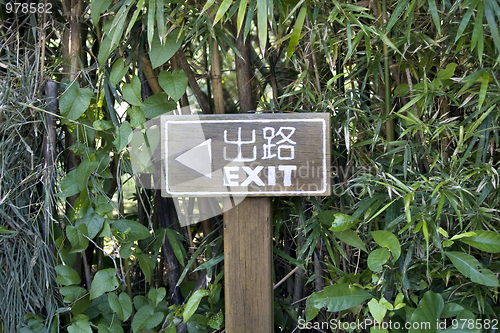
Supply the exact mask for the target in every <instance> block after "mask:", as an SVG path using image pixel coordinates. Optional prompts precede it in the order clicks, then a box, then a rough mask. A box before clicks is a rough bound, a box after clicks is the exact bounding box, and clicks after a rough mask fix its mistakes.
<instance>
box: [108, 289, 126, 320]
mask: <svg viewBox="0 0 500 333" xmlns="http://www.w3.org/2000/svg"><path fill="white" fill-rule="evenodd" d="M108 302H109V307H110V308H111V309H112V310H113V311H114V312H116V314H117V315H118V317H119V318H120V319H121V320H122V321H126V320H127V319H128V318H129V317H130V315H131V314H132V300H131V299H130V296H129V295H128V294H127V293H126V292H122V293H120V296H117V295H116V294H115V293H110V294H108Z"/></svg>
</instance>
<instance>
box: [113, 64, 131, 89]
mask: <svg viewBox="0 0 500 333" xmlns="http://www.w3.org/2000/svg"><path fill="white" fill-rule="evenodd" d="M129 67H130V65H129V66H125V60H124V59H123V58H119V59H118V60H116V61H115V63H114V64H113V67H112V68H111V73H110V74H109V83H111V85H112V86H116V85H117V84H118V83H119V82H120V81H121V80H122V78H123V76H125V74H126V73H127V71H128V69H129Z"/></svg>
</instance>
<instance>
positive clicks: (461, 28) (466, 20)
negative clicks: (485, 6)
mask: <svg viewBox="0 0 500 333" xmlns="http://www.w3.org/2000/svg"><path fill="white" fill-rule="evenodd" d="M479 1H481V0H475V1H473V2H472V3H471V4H470V6H469V8H468V9H467V11H466V12H465V14H464V16H463V18H462V21H461V22H460V25H459V26H458V29H457V35H456V37H455V43H456V42H457V41H458V40H459V39H460V37H462V34H463V32H464V30H465V28H467V25H468V24H469V21H470V18H471V16H472V14H473V13H474V10H475V9H476V7H477V5H478V4H479Z"/></svg>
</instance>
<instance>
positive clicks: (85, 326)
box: [68, 315, 92, 333]
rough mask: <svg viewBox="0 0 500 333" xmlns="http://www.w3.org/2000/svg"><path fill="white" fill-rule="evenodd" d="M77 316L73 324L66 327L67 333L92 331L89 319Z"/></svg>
mask: <svg viewBox="0 0 500 333" xmlns="http://www.w3.org/2000/svg"><path fill="white" fill-rule="evenodd" d="M80 316H82V318H78V320H77V321H75V322H74V323H73V324H71V325H70V326H69V327H68V333H92V328H90V324H89V320H88V317H87V318H83V317H85V316H83V315H80Z"/></svg>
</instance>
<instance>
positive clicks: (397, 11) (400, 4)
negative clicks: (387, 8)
mask: <svg viewBox="0 0 500 333" xmlns="http://www.w3.org/2000/svg"><path fill="white" fill-rule="evenodd" d="M409 2H410V0H403V1H398V2H397V5H396V8H394V11H393V12H392V14H391V18H390V19H389V22H388V23H387V28H386V32H385V33H386V34H388V33H389V32H390V31H391V29H392V27H393V26H394V24H395V23H396V21H397V20H398V19H399V16H400V15H401V13H403V10H404V9H405V8H406V6H407V5H408V3H409Z"/></svg>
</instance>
